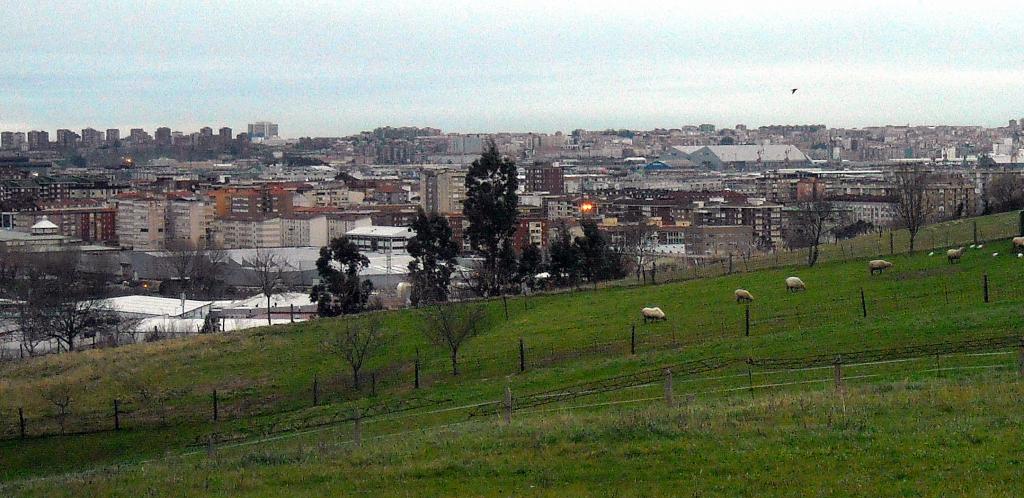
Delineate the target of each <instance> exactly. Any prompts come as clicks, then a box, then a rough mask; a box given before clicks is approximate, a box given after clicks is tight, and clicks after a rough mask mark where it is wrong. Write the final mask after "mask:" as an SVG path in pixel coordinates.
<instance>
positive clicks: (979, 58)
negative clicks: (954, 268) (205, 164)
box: [0, 0, 1024, 137]
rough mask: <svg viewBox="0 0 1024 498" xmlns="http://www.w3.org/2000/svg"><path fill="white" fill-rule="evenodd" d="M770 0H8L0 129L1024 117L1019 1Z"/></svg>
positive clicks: (551, 127) (536, 126)
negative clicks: (779, 2) (777, 0)
mask: <svg viewBox="0 0 1024 498" xmlns="http://www.w3.org/2000/svg"><path fill="white" fill-rule="evenodd" d="M765 3H767V2H755V3H751V4H749V5H748V4H746V3H745V2H741V1H728V2H707V1H702V2H697V3H696V4H695V5H687V4H686V2H681V1H673V2H662V3H659V2H652V3H647V2H642V1H619V2H595V1H587V2H579V4H578V5H577V4H568V3H560V2H556V1H544V2H500V3H491V2H479V1H469V2H436V3H430V2H420V1H415V2H413V1H401V2H388V1H360V2H351V3H349V2H331V3H323V4H320V3H318V2H308V1H303V2H297V1H292V2H280V3H273V2H265V1H251V0H250V1H245V2H209V3H207V2H193V1H173V2H171V1H165V2H135V1H131V2H129V1H125V2H116V3H115V4H114V5H107V4H104V3H99V2H97V3H93V2H89V1H74V2H64V1H61V2H50V1H32V2H14V1H7V0H5V1H3V2H2V3H0V12H2V13H3V19H4V21H3V23H0V40H3V44H4V49H3V50H2V51H0V129H4V130H10V129H20V130H28V129H33V128H40V129H47V130H50V131H51V133H52V132H53V130H54V129H56V128H58V127H67V128H72V129H78V128H82V127H86V126H92V127H95V128H100V129H104V128H108V127H119V128H128V127H136V126H141V127H145V128H147V129H150V130H151V131H152V129H153V128H155V127H156V126H160V125H169V126H171V127H173V128H175V129H181V130H185V131H194V130H195V129H198V127H200V126H204V125H209V126H213V127H214V128H217V127H219V126H223V125H227V126H231V127H233V128H235V129H236V130H242V129H243V128H244V126H245V124H246V123H248V122H252V121H256V120H271V121H275V122H278V123H279V124H280V126H281V134H282V135H284V136H289V137H295V136H304V135H320V136H324V135H341V134H348V133H354V132H358V131H361V130H367V129H372V128H374V127H376V126H382V125H393V126H401V125H415V126H436V127H440V128H442V129H443V130H445V131H463V132H468V131H483V132H490V131H529V130H533V131H555V130H565V131H568V130H571V129H573V128H577V127H582V128H605V127H615V128H634V129H646V128H654V127H677V126H681V125H685V124H699V123H713V124H716V125H718V126H730V127H731V126H733V125H735V124H737V123H744V124H747V125H748V126H758V125H764V124H804V123H825V124H828V125H829V126H868V125H880V124H906V123H910V124H939V123H943V124H978V125H986V126H998V125H1005V123H1006V120H1007V119H1010V118H1020V117H1024V8H1021V7H1020V6H1019V5H1015V3H1016V2H1001V3H986V2H984V1H970V2H967V1H961V2H948V3H947V2H935V1H931V2H877V3H876V2H861V1H857V2H823V1H814V2H788V3H786V5H785V6H784V7H780V6H769V5H764V4H765ZM848 4H857V5H855V6H851V5H848ZM790 88H799V90H798V91H797V93H796V94H795V95H791V94H790Z"/></svg>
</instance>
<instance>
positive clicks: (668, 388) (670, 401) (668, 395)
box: [665, 368, 676, 408]
mask: <svg viewBox="0 0 1024 498" xmlns="http://www.w3.org/2000/svg"><path fill="white" fill-rule="evenodd" d="M665 404H666V405H668V407H669V408H675V406H676V401H675V398H674V396H673V393H672V369H670V368H666V369H665Z"/></svg>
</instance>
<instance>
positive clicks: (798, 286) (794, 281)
mask: <svg viewBox="0 0 1024 498" xmlns="http://www.w3.org/2000/svg"><path fill="white" fill-rule="evenodd" d="M786 290H787V291H789V292H798V291H802V290H804V291H805V290H807V286H806V285H804V281H803V280H800V277H786Z"/></svg>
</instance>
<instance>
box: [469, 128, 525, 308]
mask: <svg viewBox="0 0 1024 498" xmlns="http://www.w3.org/2000/svg"><path fill="white" fill-rule="evenodd" d="M518 186H519V185H518V180H517V179H516V165H515V162H513V161H512V160H510V159H507V158H502V157H501V155H500V154H499V153H498V149H497V147H496V146H495V145H494V142H491V143H490V145H489V146H488V148H487V150H486V151H484V153H483V155H482V156H481V157H480V159H477V160H476V161H473V165H472V166H470V168H469V172H468V173H467V174H466V200H465V202H464V203H463V209H462V213H463V215H465V217H466V220H467V221H468V222H469V226H468V227H467V228H466V238H467V239H468V240H469V244H470V247H472V248H473V250H474V251H479V252H480V253H481V254H482V255H483V257H484V262H483V266H482V268H481V271H480V272H479V281H478V283H477V286H478V289H479V291H480V293H481V294H484V295H492V296H493V295H497V294H499V293H500V292H501V285H502V282H501V275H500V272H499V262H500V259H501V258H500V256H501V252H502V249H503V246H504V244H505V242H506V241H511V239H512V236H513V234H514V233H515V231H516V221H517V218H518V211H517V208H518V205H519V197H518V196H517V195H516V189H517V188H518Z"/></svg>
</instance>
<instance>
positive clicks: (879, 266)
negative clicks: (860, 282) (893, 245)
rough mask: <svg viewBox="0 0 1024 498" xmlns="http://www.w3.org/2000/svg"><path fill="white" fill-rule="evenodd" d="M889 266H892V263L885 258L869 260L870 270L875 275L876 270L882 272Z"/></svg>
mask: <svg viewBox="0 0 1024 498" xmlns="http://www.w3.org/2000/svg"><path fill="white" fill-rule="evenodd" d="M889 268H892V263H890V262H888V261H886V260H884V259H872V260H871V261H869V262H868V270H869V271H870V272H871V274H872V275H874V274H875V272H876V271H877V272H878V273H882V272H883V271H885V270H887V269H889Z"/></svg>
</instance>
